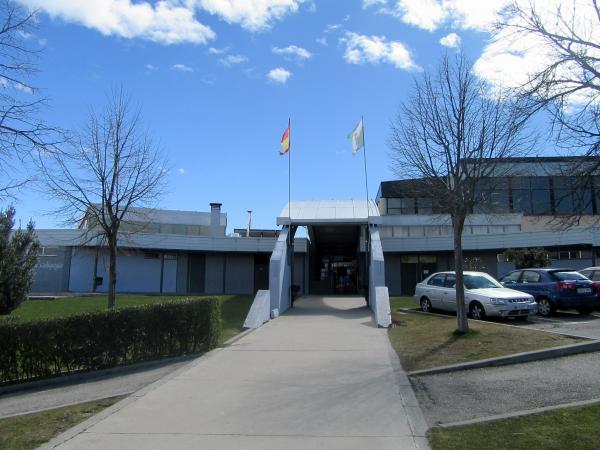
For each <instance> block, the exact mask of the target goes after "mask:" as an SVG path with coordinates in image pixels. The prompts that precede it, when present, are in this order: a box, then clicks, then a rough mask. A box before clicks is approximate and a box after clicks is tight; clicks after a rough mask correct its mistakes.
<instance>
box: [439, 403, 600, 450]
mask: <svg viewBox="0 0 600 450" xmlns="http://www.w3.org/2000/svg"><path fill="white" fill-rule="evenodd" d="M427 437H428V438H429V443H430V445H431V447H432V449H433V450H454V449H456V450H458V449H460V450H471V449H472V450H488V449H489V450H492V449H493V450H503V449H506V450H508V449H510V450H530V449H536V450H538V449H539V450H560V449H566V448H568V449H570V450H584V449H585V450H589V449H597V448H600V404H595V405H589V406H582V407H576V408H565V409H561V410H557V411H552V412H546V413H542V414H535V415H531V416H522V417H516V418H512V419H503V420H498V421H494V422H487V423H480V424H476V425H466V426H461V427H453V428H440V427H436V428H432V429H431V430H429V432H428V433H427Z"/></svg>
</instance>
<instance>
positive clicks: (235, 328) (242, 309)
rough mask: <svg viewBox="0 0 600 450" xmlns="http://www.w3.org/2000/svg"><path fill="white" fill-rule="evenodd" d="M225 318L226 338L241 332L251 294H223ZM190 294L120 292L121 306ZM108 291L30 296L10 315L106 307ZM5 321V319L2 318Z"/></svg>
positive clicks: (50, 315)
mask: <svg viewBox="0 0 600 450" xmlns="http://www.w3.org/2000/svg"><path fill="white" fill-rule="evenodd" d="M217 297H218V298H219V299H220V300H221V308H222V319H223V336H222V340H223V342H224V341H226V340H227V339H229V338H231V337H233V336H235V335H236V334H238V333H240V332H241V331H242V330H243V329H242V325H243V323H244V319H245V318H246V315H247V314H248V310H249V309H250V306H251V305H252V297H251V296H249V295H219V296H217ZM186 298H189V297H183V296H181V295H177V296H175V295H162V296H161V295H133V294H121V295H118V296H117V308H126V307H130V306H139V305H147V304H153V303H165V302H177V301H182V300H185V299H186ZM106 302H107V299H106V295H88V296H74V297H65V298H57V299H54V300H27V301H25V302H23V303H22V304H21V305H20V306H19V307H18V308H17V309H15V310H14V311H13V312H12V313H11V314H10V316H6V317H12V318H14V320H18V321H21V322H30V321H34V320H40V319H56V318H60V317H68V316H74V315H77V314H83V313H94V312H101V311H105V310H106ZM0 323H1V321H0Z"/></svg>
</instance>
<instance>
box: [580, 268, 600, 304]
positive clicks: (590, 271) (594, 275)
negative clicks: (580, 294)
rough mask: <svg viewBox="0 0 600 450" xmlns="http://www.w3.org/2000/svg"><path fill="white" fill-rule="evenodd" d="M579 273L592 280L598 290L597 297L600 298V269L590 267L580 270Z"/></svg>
mask: <svg viewBox="0 0 600 450" xmlns="http://www.w3.org/2000/svg"><path fill="white" fill-rule="evenodd" d="M579 273H580V274H581V275H583V276H584V277H587V278H589V279H590V280H592V282H593V283H594V287H595V288H596V295H597V296H598V297H600V267H588V268H587V269H583V270H580V271H579Z"/></svg>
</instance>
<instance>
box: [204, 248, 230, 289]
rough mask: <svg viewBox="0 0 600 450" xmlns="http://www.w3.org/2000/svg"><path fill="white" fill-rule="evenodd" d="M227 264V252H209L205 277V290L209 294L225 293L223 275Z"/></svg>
mask: <svg viewBox="0 0 600 450" xmlns="http://www.w3.org/2000/svg"><path fill="white" fill-rule="evenodd" d="M224 264H225V254H223V253H207V254H206V272H205V278H204V291H205V292H206V293H207V294H222V293H223V276H224V274H225V271H224Z"/></svg>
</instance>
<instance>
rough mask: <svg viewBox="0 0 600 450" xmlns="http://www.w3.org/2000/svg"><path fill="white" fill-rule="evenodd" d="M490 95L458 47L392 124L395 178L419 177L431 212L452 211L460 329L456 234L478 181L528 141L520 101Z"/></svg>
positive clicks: (463, 322)
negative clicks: (396, 176)
mask: <svg viewBox="0 0 600 450" xmlns="http://www.w3.org/2000/svg"><path fill="white" fill-rule="evenodd" d="M489 95H490V91H489V89H487V86H486V85H485V84H484V83H483V82H482V81H480V80H479V79H477V78H476V77H475V76H474V75H473V73H472V64H471V63H470V62H469V61H468V60H467V59H466V57H465V56H464V55H463V54H462V53H461V54H459V55H457V56H456V57H449V56H448V55H446V56H444V57H443V58H442V60H441V63H440V65H439V67H438V69H437V71H435V72H434V73H433V74H429V73H424V74H423V76H422V77H421V78H420V79H418V80H416V81H415V84H414V88H413V92H412V94H411V96H410V97H409V99H408V100H407V101H405V102H404V103H402V104H401V106H400V110H399V112H398V116H397V118H396V120H395V121H393V122H392V137H391V142H390V146H391V150H392V159H393V169H394V171H395V172H396V174H397V175H398V176H399V177H400V178H418V179H419V181H418V182H417V183H415V186H417V189H418V190H419V191H420V193H422V194H423V196H426V197H428V198H432V199H433V207H434V211H438V212H444V213H447V214H449V215H450V219H451V222H452V227H453V235H454V268H455V270H456V303H457V323H458V330H459V331H460V332H462V333H465V332H467V331H468V330H469V325H468V321H467V311H466V307H465V302H464V299H465V295H464V286H463V263H464V258H463V251H462V234H463V229H464V224H465V220H466V217H467V215H468V214H469V213H471V212H472V210H473V206H474V203H475V200H476V188H477V183H478V182H479V181H480V180H482V179H484V178H488V177H499V176H502V173H500V172H499V171H500V167H501V165H500V164H497V162H502V158H507V157H511V156H515V155H517V154H524V153H525V152H526V151H527V150H529V149H530V147H531V145H532V139H531V135H530V134H529V133H528V132H527V126H526V117H527V116H526V114H525V111H524V110H523V109H522V108H521V107H520V105H518V104H517V103H515V102H512V101H510V100H508V99H506V98H504V97H503V96H501V95H500V94H498V95H497V96H496V97H494V98H492V97H490V96H489ZM504 166H505V165H504ZM419 195H420V194H419Z"/></svg>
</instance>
